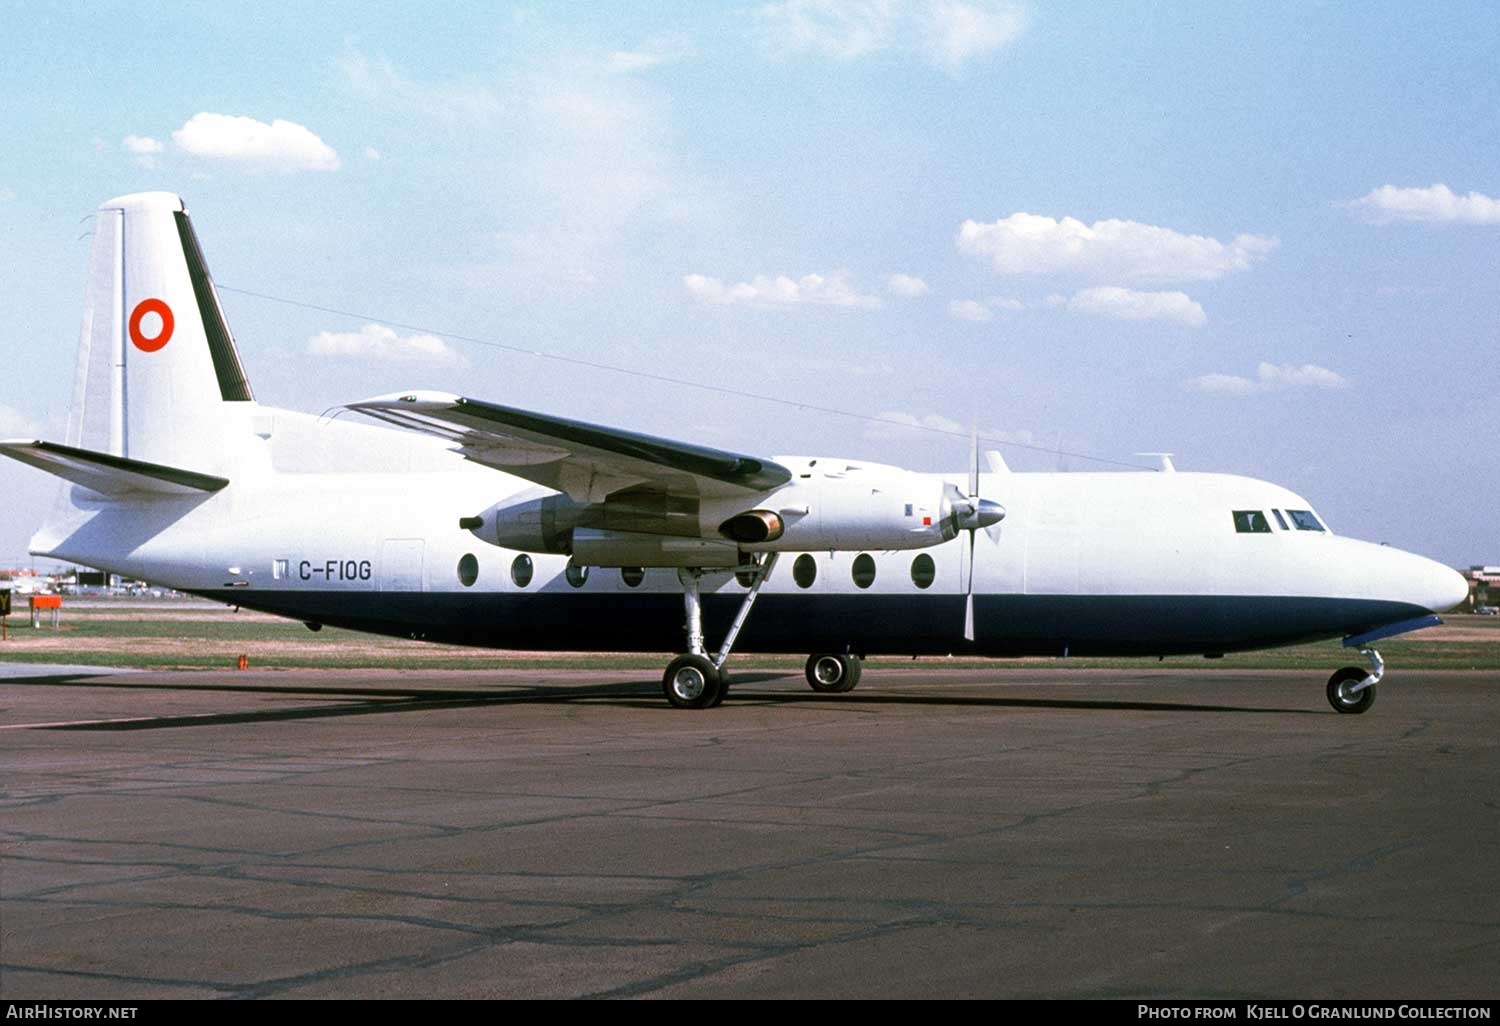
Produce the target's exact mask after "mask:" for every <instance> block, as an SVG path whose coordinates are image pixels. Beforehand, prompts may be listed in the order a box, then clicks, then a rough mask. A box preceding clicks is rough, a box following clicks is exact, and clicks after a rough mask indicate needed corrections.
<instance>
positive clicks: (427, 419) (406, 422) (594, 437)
mask: <svg viewBox="0 0 1500 1026" xmlns="http://www.w3.org/2000/svg"><path fill="white" fill-rule="evenodd" d="M346 408H347V409H350V410H355V411H357V412H359V413H363V414H365V415H367V416H370V417H374V418H375V419H377V420H382V421H385V422H386V423H388V424H394V425H396V426H397V427H403V428H410V429H413V430H416V431H424V432H426V433H428V434H431V435H437V436H438V437H440V438H446V439H448V440H449V441H451V442H452V443H454V446H455V448H456V449H457V450H458V451H459V452H460V453H462V454H463V455H464V457H465V458H466V459H470V460H473V461H474V462H475V463H480V464H483V465H484V466H486V467H493V468H494V469H496V470H503V471H504V472H505V473H507V474H514V475H516V476H517V477H522V478H525V479H527V480H528V481H535V482H536V483H537V484H540V485H545V486H546V487H548V488H555V489H557V490H558V491H560V492H565V493H567V495H568V497H569V498H571V499H573V500H575V501H577V502H600V501H603V499H604V498H605V496H607V495H609V494H611V493H613V492H617V491H619V490H621V489H624V488H632V487H646V488H650V489H660V490H662V491H665V492H669V493H672V494H680V495H698V496H709V495H734V494H742V493H747V492H763V491H766V490H768V489H771V488H777V487H780V486H781V485H784V484H786V483H787V482H788V481H790V480H791V478H792V472H791V471H790V470H788V469H786V468H785V467H783V466H781V465H780V464H779V463H775V462H773V461H771V460H768V459H762V458H760V457H757V456H746V455H743V454H741V453H735V452H725V451H723V450H721V449H710V448H708V447H706V446H701V445H692V444H690V443H687V442H675V441H671V440H669V439H665V438H654V437H652V436H650V435H643V434H637V433H636V432H633V431H621V430H619V429H617V428H611V427H603V426H600V425H598V424H586V423H584V422H583V421H577V420H567V419H565V418H562V417H553V416H549V415H548V414H545V413H532V412H530V411H528V410H519V409H516V408H515V407H512V406H499V405H496V404H494V403H486V402H480V401H479V400H477V399H466V398H464V397H462V396H457V395H450V394H447V393H443V392H408V393H396V394H392V395H385V396H377V397H375V398H373V399H365V400H362V401H360V402H356V403H350V404H349V405H348V406H347V407H346Z"/></svg>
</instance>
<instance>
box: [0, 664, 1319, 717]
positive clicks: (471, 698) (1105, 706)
mask: <svg viewBox="0 0 1500 1026" xmlns="http://www.w3.org/2000/svg"><path fill="white" fill-rule="evenodd" d="M790 676H791V675H788V674H774V673H761V674H755V673H745V674H736V675H735V676H734V677H733V678H732V682H731V683H732V686H733V689H734V690H733V691H732V692H731V695H730V698H729V704H730V705H731V706H732V705H752V704H753V705H756V706H767V705H799V704H803V703H812V704H816V705H818V706H821V707H825V708H836V707H838V706H845V707H849V708H872V707H876V706H935V707H943V706H949V707H956V708H991V709H1059V710H1088V709H1093V710H1102V711H1116V712H1122V711H1123V712H1182V713H1250V714H1256V713H1260V714H1275V715H1317V714H1320V712H1315V711H1314V710H1310V709H1278V708H1268V707H1263V708H1255V707H1248V706H1233V705H1209V704H1204V703H1186V702H1149V701H1139V700H1118V701H1115V700H1109V699H1098V698H1089V699H1072V698H994V697H988V696H976V695H955V694H944V695H937V694H921V695H917V694H911V693H881V692H879V691H876V690H874V689H870V690H865V691H860V692H849V693H845V694H838V695H820V694H815V693H811V692H801V691H756V692H748V691H746V690H744V688H745V686H746V685H751V684H757V683H764V682H767V681H780V680H786V679H789V677H790ZM9 683H12V684H21V683H24V684H27V685H31V686H37V685H41V686H50V687H77V688H118V689H129V690H140V691H170V692H200V693H201V692H223V693H230V694H243V695H247V696H248V695H256V696H284V697H287V698H304V697H326V698H330V699H341V700H342V701H336V702H335V703H333V704H329V705H315V706H297V707H294V708H286V709H255V710H242V711H229V712H219V713H183V714H180V715H166V716H141V717H129V718H119V719H100V720H92V721H79V722H77V723H57V724H49V725H46V726H42V727H38V728H37V729H42V730H86V731H100V730H161V729H166V728H171V727H204V726H214V725H220V724H234V723H269V722H274V721H278V720H306V719H321V718H326V717H333V716H366V715H373V714H381V713H385V714H389V713H408V712H429V711H435V710H442V709H464V708H475V707H480V706H493V705H513V704H518V703H521V704H528V703H537V704H543V703H565V704H573V703H588V704H591V705H617V706H630V707H634V708H651V709H655V710H658V711H660V712H661V713H662V714H663V715H671V716H681V715H683V714H682V713H680V712H678V711H676V710H671V709H667V708H665V707H663V706H661V704H660V700H661V689H660V687H659V686H657V685H656V684H654V683H648V682H642V681H639V680H631V681H622V682H610V683H601V684H591V685H579V684H564V685H540V684H538V685H530V686H514V687H503V688H497V689H482V688H423V689H420V690H419V689H408V688H359V687H317V686H301V687H288V686H280V685H248V684H212V683H192V684H162V683H154V682H153V683H144V682H142V683H136V682H124V681H115V680H109V679H107V678H100V677H93V676H82V675H80V676H53V677H34V678H29V679H23V680H12V681H11V682H9ZM1039 685H1040V686H1045V683H1044V682H1039ZM710 715H715V714H710ZM717 715H723V712H722V711H721V712H720V713H718V714H717Z"/></svg>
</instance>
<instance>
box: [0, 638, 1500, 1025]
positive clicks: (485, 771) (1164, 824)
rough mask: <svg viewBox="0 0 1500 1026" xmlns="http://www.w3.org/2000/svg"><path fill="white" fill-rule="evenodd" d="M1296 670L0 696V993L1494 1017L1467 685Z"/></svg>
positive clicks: (1491, 737)
mask: <svg viewBox="0 0 1500 1026" xmlns="http://www.w3.org/2000/svg"><path fill="white" fill-rule="evenodd" d="M1329 669H1330V670H1331V669H1332V667H1330V668H1329ZM1322 677H1323V675H1320V674H1309V673H1288V672H1267V671H1255V672H1240V671H1210V670H1203V671H1196V670H1161V669H1156V668H1152V665H1151V664H1142V668H1141V669H1140V670H1138V671H1119V670H1108V671H1068V670H1052V669H1041V670H1037V669H1026V668H1019V669H1018V668H999V669H995V670H982V671H972V670H963V671H952V670H942V669H934V668H933V663H931V662H924V663H921V664H916V665H915V666H914V668H912V669H909V670H907V669H903V670H895V671H892V670H884V671H867V672H866V674H865V677H864V680H863V681H862V682H861V684H860V688H859V690H858V691H855V692H853V693H851V694H848V695H838V696H827V697H824V696H817V695H814V694H813V693H812V692H811V691H810V690H809V689H808V688H807V686H806V684H805V683H804V682H803V681H802V680H801V678H800V676H797V677H788V676H781V675H771V674H760V675H756V674H740V675H738V676H737V677H736V679H735V685H734V688H733V690H732V693H731V695H730V698H729V699H728V701H727V702H726V703H725V705H724V706H723V707H722V708H720V709H717V710H711V711H705V712H679V711H674V710H671V709H669V708H667V707H666V705H665V703H664V702H663V700H662V698H661V695H660V690H659V684H658V683H656V682H655V681H653V680H652V679H651V678H652V674H650V673H643V672H636V671H632V672H618V673H611V672H596V671H587V672H581V673H567V672H564V671H560V670H559V671H542V672H538V671H534V670H528V671H516V670H511V671H495V672H491V673H472V672H470V673H452V672H430V671H424V672H419V673H409V672H408V673H403V672H396V671H282V672H261V671H249V672H241V673H236V672H233V671H224V672H217V671H216V672H194V673H154V672H153V673H135V674H129V675H119V676H87V675H81V674H79V673H78V672H76V671H68V672H63V673H58V674H54V675H52V676H45V677H41V678H37V677H31V678H14V677H12V678H7V679H3V680H0V774H3V777H0V779H3V820H0V825H3V831H0V839H3V861H0V901H3V904H0V996H3V997H5V998H15V999H25V998H84V997H94V998H123V999H130V998H153V997H156V998H159V997H218V996H227V997H360V998H367V997H405V998H411V997H430V996H436V997H466V998H467V997H480V998H482V997H638V996H649V997H792V996H797V997H859V998H878V997H1012V996H1014V997H1023V996H1024V997H1151V998H1165V997H1204V998H1216V997H1224V998H1244V997H1252V996H1263V997H1291V998H1334V997H1344V998H1372V999H1373V998H1410V997H1432V998H1436V997H1446V998H1491V999H1492V998H1495V997H1496V996H1497V995H1500V888H1497V887H1496V886H1495V885H1494V877H1495V870H1496V867H1497V865H1500V751H1497V746H1500V741H1497V739H1500V729H1497V728H1500V693H1497V692H1500V675H1497V674H1480V673H1460V672H1425V671H1422V672H1419V671H1410V672H1402V671H1401V669H1400V668H1399V667H1393V668H1392V669H1391V671H1390V672H1389V673H1388V675H1387V680H1386V682H1385V683H1384V684H1382V686H1381V692H1380V697H1379V701H1377V702H1376V704H1375V706H1374V708H1373V709H1372V710H1371V711H1370V712H1369V713H1367V714H1365V715H1363V716H1340V715H1337V714H1335V713H1334V712H1333V711H1332V710H1331V709H1330V708H1329V707H1328V705H1327V704H1326V701H1325V699H1324V696H1323V679H1322Z"/></svg>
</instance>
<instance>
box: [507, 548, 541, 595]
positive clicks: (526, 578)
mask: <svg viewBox="0 0 1500 1026" xmlns="http://www.w3.org/2000/svg"><path fill="white" fill-rule="evenodd" d="M534 569H535V568H534V567H533V566H532V564H531V557H530V556H528V555H526V554H525V553H524V552H523V553H521V555H519V556H517V557H516V558H515V559H513V560H511V561H510V579H511V580H512V581H514V582H515V584H516V587H517V588H524V587H526V585H528V584H530V583H531V574H532V571H533V570H534Z"/></svg>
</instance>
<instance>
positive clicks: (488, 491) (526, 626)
mask: <svg viewBox="0 0 1500 1026" xmlns="http://www.w3.org/2000/svg"><path fill="white" fill-rule="evenodd" d="M348 409H351V410H356V411H358V412H360V413H363V414H366V415H368V416H370V417H373V418H375V419H376V420H378V421H383V422H385V423H384V424H380V425H376V424H363V423H358V422H354V421H349V420H339V419H330V418H319V417H314V416H310V415H307V414H303V413H296V412H292V411H288V410H281V409H273V408H270V407H266V406H261V405H260V404H258V403H257V402H255V399H254V397H253V395H252V394H251V391H250V384H249V381H248V380H247V379H246V376H245V371H244V369H243V366H242V365H241V363H240V359H239V355H238V354H237V352H236V350H235V345H234V341H233V338H232V337H231V335H230V333H229V329H228V326H227V325H226V324H225V320H224V315H223V311H222V309H221V307H220V305H219V299H218V296H217V293H216V292H215V289H214V284H213V280H212V278H210V276H209V273H208V268H207V266H206V265H205V263H204V260H203V254H202V251H201V250H200V249H199V246H198V241H197V238H196V236H195V234H194V232H193V228H192V224H191V223H190V221H189V220H188V215H187V211H186V209H184V207H183V204H182V201H181V199H179V198H178V197H177V196H175V195H172V194H170V193H141V194H137V195H131V196H123V197H120V198H119V199H114V200H110V201H109V202H107V203H105V204H104V205H103V206H101V207H100V208H99V211H98V214H97V219H96V221H95V227H94V236H93V244H92V249H91V252H90V256H89V266H88V287H87V292H86V298H85V310H84V319H83V331H82V335H81V338H80V341H79V356H78V371H77V379H76V391H75V395H74V400H73V407H72V409H71V412H70V417H69V422H68V429H67V438H66V441H65V442H63V443H57V442H49V441H38V440H30V439H26V440H16V441H6V442H0V452H3V453H4V454H5V455H7V456H11V457H13V458H15V459H18V460H21V461H23V462H25V463H29V464H31V465H33V466H36V467H39V468H41V469H43V470H46V471H48V472H49V473H52V474H54V475H56V476H58V477H60V478H62V479H63V481H64V487H63V488H62V489H61V490H60V493H59V497H58V501H57V504H56V506H55V508H54V510H53V512H52V513H51V515H50V516H49V518H48V520H47V523H46V524H45V526H43V527H42V528H41V529H40V530H39V531H38V532H37V534H36V535H35V536H34V537H33V538H32V540H31V551H32V552H33V553H34V554H36V555H39V556H50V557H53V558H56V559H61V560H68V561H72V562H76V563H80V564H84V565H87V566H92V567H96V568H99V569H102V570H108V571H110V572H114V573H119V574H123V575H125V576H127V577H134V578H142V579H146V580H151V581H154V582H159V583H161V584H165V585H169V586H171V587H173V588H177V589H180V590H182V591H186V592H193V593H196V594H199V595H203V596H206V597H208V598H212V599H217V600H219V601H222V602H225V603H231V604H234V605H239V606H244V607H247V608H250V609H258V610H264V611H266V612H269V613H276V614H279V615H282V616H287V617H292V618H294V619H297V620H301V621H304V622H305V623H306V624H307V625H308V626H309V627H312V628H314V629H317V628H318V627H320V626H322V625H323V624H331V625H334V626H338V627H347V628H353V629H356V630H363V631H374V632H378V633H381V634H390V635H398V636H404V637H411V638H418V639H427V640H432V641H443V642H452V643H458V644H466V645H479V646H487V647H493V648H524V649H566V650H574V651H578V650H596V651H628V650H635V651H679V652H682V653H683V654H682V655H679V656H678V657H677V658H675V659H673V660H672V661H671V663H670V664H669V665H668V666H667V668H666V672H665V674H664V676H663V692H664V694H665V696H666V699H667V701H668V702H670V703H671V704H672V705H673V706H677V707H680V708H706V707H711V706H715V705H717V704H719V702H720V701H721V700H722V699H723V698H724V696H725V694H726V692H727V688H728V685H727V680H726V677H725V673H724V666H725V660H726V659H728V657H729V654H730V652H731V650H732V649H733V648H734V647H735V646H736V645H738V646H739V647H740V648H741V649H749V650H753V651H761V652H793V653H798V654H802V653H807V654H809V659H808V662H807V678H808V682H809V683H810V684H811V685H812V687H813V688H814V689H815V690H818V691H822V692H839V691H847V690H849V689H850V688H852V687H854V685H855V684H856V683H857V682H858V680H859V677H860V668H861V665H862V659H863V657H865V656H866V655H869V654H877V653H899V654H905V655H926V654H946V653H964V654H973V655H981V656H1015V655H1058V656H1063V655H1069V654H1072V655H1078V656H1086V655H1112V656H1113V655H1143V656H1148V655H1154V656H1163V655H1181V654H1198V655H1209V656H1214V655H1219V654H1222V653H1225V652H1234V651H1242V650H1247V649H1255V648H1263V647H1269V646H1276V645H1287V644H1292V643H1297V642H1304V641H1310V640H1314V639H1324V638H1343V639H1344V643H1345V645H1346V646H1348V647H1351V648H1357V649H1360V650H1361V651H1362V652H1363V653H1364V654H1365V655H1366V657H1367V658H1368V659H1369V661H1370V664H1371V665H1370V668H1369V669H1368V670H1367V669H1365V668H1363V667H1345V668H1343V669H1340V670H1338V671H1337V672H1336V673H1334V675H1333V676H1332V678H1331V679H1330V680H1329V682H1328V686H1327V693H1328V699H1329V701H1330V703H1331V704H1332V705H1333V708H1335V709H1337V710H1338V711H1339V712H1341V713H1359V712H1363V711H1365V710H1366V709H1367V708H1369V707H1370V705H1371V703H1372V702H1373V701H1374V699H1375V685H1376V683H1377V682H1378V681H1379V680H1380V679H1381V676H1382V674H1383V672H1384V666H1383V663H1382V662H1381V659H1380V656H1379V654H1378V653H1376V652H1375V650H1374V649H1373V648H1371V647H1370V646H1371V645H1372V643H1373V642H1375V641H1377V640H1379V639H1381V638H1385V637H1389V636H1391V635H1394V634H1399V633H1402V632H1405V631H1409V630H1414V629H1417V628H1419V627H1424V626H1428V625H1430V624H1433V623H1436V622H1439V621H1438V619H1437V617H1436V616H1435V615H1433V614H1434V613H1437V612H1441V611H1443V610H1446V609H1448V608H1450V607H1452V606H1454V605H1456V604H1457V603H1458V602H1460V601H1461V600H1462V599H1463V598H1464V597H1465V596H1466V595H1467V588H1466V585H1465V582H1464V580H1463V579H1462V578H1461V577H1460V576H1459V575H1458V574H1457V573H1456V572H1454V571H1453V570H1451V569H1449V568H1448V567H1445V566H1442V565H1440V564H1438V563H1435V562H1432V561H1431V560H1428V559H1424V558H1422V557H1420V556H1416V555H1413V554H1411V553H1407V552H1402V551H1400V550H1397V549H1393V548H1389V547H1386V546H1382V545H1374V544H1370V543H1368V542H1362V541H1356V540H1354V539H1351V538H1343V537H1339V536H1336V535H1335V534H1333V532H1332V531H1330V530H1328V528H1327V526H1326V525H1325V524H1324V523H1323V521H1322V519H1321V518H1320V517H1319V516H1318V515H1317V513H1316V512H1315V511H1314V510H1313V508H1312V505H1311V504H1310V503H1308V502H1307V501H1306V500H1305V499H1302V498H1301V497H1299V496H1297V495H1295V494H1293V493H1292V492H1290V491H1287V490H1286V489H1284V488H1280V487H1277V486H1276V485H1273V484H1268V483H1266V482H1263V481H1257V480H1252V479H1248V478H1243V477H1234V476H1228V475H1220V474H1198V473H1177V472H1163V473H1149V472H1144V473H1143V472H1126V473H1066V474H1047V473H1040V474H1038V473H1013V472H1011V471H1010V470H1009V469H1008V468H1007V467H1006V466H1005V464H1004V461H1003V460H1001V459H1000V457H999V456H998V454H995V453H991V454H989V461H988V463H989V465H988V472H986V473H980V472H979V468H978V466H977V460H971V461H970V462H971V463H972V464H974V465H973V466H972V467H971V468H970V469H969V471H968V472H967V473H959V474H956V475H939V474H924V473H915V472H911V471H907V470H903V469H900V468H898V467H893V466H886V465H882V464H878V463H871V462H868V461H866V460H862V459H844V458H834V457H828V456H816V457H813V456H806V457H804V456H777V457H774V458H766V457H761V456H751V455H745V454H741V453H734V452H725V451H721V450H718V449H712V448H708V447H705V446H701V445H696V444H693V443H686V442H677V441H670V440H666V439H661V438H653V437H649V436H646V435H641V434H637V433H634V432H629V431H620V430H615V429H613V428H609V427H601V426H599V425H595V424H588V423H583V422H581V421H576V420H570V419H564V418H561V417H556V416H550V415H547V414H543V413H532V412H527V411H524V410H519V409H515V408H512V407H509V406H500V405H496V404H493V403H488V402H482V401H479V400H477V399H471V398H467V397H462V396H457V395H449V394H443V393H436V392H408V393H400V394H395V395H387V396H380V397H376V398H373V399H367V400H364V401H362V402H356V403H352V404H349V406H348ZM391 425H393V426H394V427H395V428H397V429H406V430H392V427H391ZM1163 469H1164V470H1168V469H1170V466H1169V465H1167V466H1164V468H1163ZM783 556H785V558H784V559H783V558H781V557H783ZM757 603H758V604H757ZM752 607H753V612H754V615H753V616H752V615H751V613H752ZM710 637H713V638H718V639H720V641H719V645H718V647H717V650H715V649H714V648H712V647H710V645H709V644H708V639H709V638H710Z"/></svg>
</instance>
